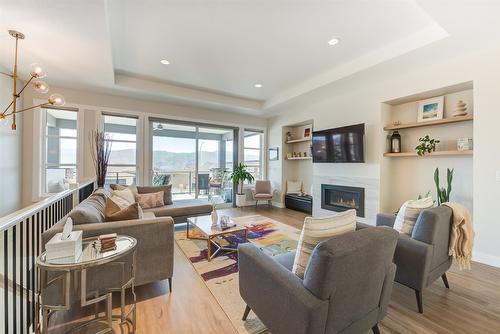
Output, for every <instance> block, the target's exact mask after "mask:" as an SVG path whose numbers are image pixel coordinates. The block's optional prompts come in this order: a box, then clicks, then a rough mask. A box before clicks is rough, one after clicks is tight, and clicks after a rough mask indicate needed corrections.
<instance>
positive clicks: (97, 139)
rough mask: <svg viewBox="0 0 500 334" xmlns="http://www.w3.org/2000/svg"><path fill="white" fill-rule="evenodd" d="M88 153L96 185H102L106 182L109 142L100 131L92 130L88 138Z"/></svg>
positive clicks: (109, 152)
mask: <svg viewBox="0 0 500 334" xmlns="http://www.w3.org/2000/svg"><path fill="white" fill-rule="evenodd" d="M89 144H90V153H91V154H92V160H93V161H94V168H95V174H96V177H97V186H98V187H100V188H101V187H103V186H104V183H105V182H106V173H107V171H108V162H109V156H110V155H111V142H110V141H109V140H108V138H107V136H106V135H105V134H104V132H102V131H92V133H91V134H90V138H89Z"/></svg>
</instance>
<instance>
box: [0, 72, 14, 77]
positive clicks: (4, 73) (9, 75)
mask: <svg viewBox="0 0 500 334" xmlns="http://www.w3.org/2000/svg"><path fill="white" fill-rule="evenodd" d="M0 74H3V75H6V76H8V77H11V78H12V77H14V76H13V75H12V74H11V73H7V72H2V71H0Z"/></svg>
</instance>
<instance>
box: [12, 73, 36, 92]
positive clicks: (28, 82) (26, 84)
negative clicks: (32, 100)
mask: <svg viewBox="0 0 500 334" xmlns="http://www.w3.org/2000/svg"><path fill="white" fill-rule="evenodd" d="M34 78H35V77H34V76H31V78H30V79H29V80H28V81H26V83H25V84H24V86H23V88H21V90H20V91H19V93H17V94H16V95H17V97H20V95H21V93H22V92H23V90H24V89H25V88H26V87H28V85H29V84H30V82H31V81H32V80H33V79H34Z"/></svg>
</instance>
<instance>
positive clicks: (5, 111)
mask: <svg viewBox="0 0 500 334" xmlns="http://www.w3.org/2000/svg"><path fill="white" fill-rule="evenodd" d="M14 101H15V99H12V101H10V104H9V105H8V106H7V108H5V110H4V111H3V113H2V114H3V115H6V113H7V110H9V108H10V106H11V105H13V104H14Z"/></svg>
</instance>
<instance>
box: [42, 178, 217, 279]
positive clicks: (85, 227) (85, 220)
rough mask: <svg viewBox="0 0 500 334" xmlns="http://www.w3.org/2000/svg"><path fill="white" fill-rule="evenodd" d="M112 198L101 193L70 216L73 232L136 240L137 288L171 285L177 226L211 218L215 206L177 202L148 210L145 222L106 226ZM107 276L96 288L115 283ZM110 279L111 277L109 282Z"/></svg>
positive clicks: (59, 225)
mask: <svg viewBox="0 0 500 334" xmlns="http://www.w3.org/2000/svg"><path fill="white" fill-rule="evenodd" d="M138 188H139V187H138ZM148 188H150V187H148ZM140 190H145V189H140ZM148 190H151V189H148ZM110 194H111V192H110V191H108V190H104V189H98V190H96V191H95V192H94V193H93V194H92V195H90V196H89V198H87V199H86V200H85V201H83V202H82V203H80V204H79V205H77V206H76V207H75V208H74V209H73V210H72V211H71V212H70V213H69V214H68V216H70V217H72V218H73V217H74V218H73V220H74V221H77V222H79V223H77V224H75V226H74V228H73V229H74V230H82V231H83V237H84V238H88V237H94V236H98V235H101V234H107V233H117V234H121V235H128V236H131V237H134V238H135V239H136V240H137V242H138V245H137V270H136V286H137V285H143V284H147V283H151V282H155V281H159V280H163V279H168V280H169V283H170V285H171V281H172V274H173V261H174V260H173V254H174V253H173V252H174V224H176V223H184V222H186V218H187V217H188V216H199V215H206V214H210V212H211V210H212V206H211V204H208V203H207V202H204V201H201V200H181V201H175V202H173V204H170V205H165V206H163V207H159V208H153V209H145V210H144V212H145V214H144V218H143V219H134V220H124V221H114V222H105V221H104V210H105V206H106V198H107V197H109V196H110ZM153 214H154V215H153ZM75 218H77V219H75ZM65 221H66V217H64V218H63V219H61V220H60V221H59V222H58V223H57V224H55V225H54V226H53V227H51V228H50V229H49V230H47V231H46V232H44V233H43V234H42V245H45V244H46V243H47V242H48V241H49V240H50V239H51V238H52V237H53V236H54V235H55V234H56V233H58V232H61V231H62V229H63V226H64V223H65ZM103 275H104V277H103V276H102V275H96V279H99V282H96V285H98V286H105V285H106V284H105V281H106V280H108V279H109V280H113V277H112V276H113V275H112V274H111V273H109V274H106V273H104V274H103ZM108 276H110V277H109V278H108ZM97 277H99V278H97ZM97 283H99V284H97ZM89 284H90V285H93V284H92V283H89Z"/></svg>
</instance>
